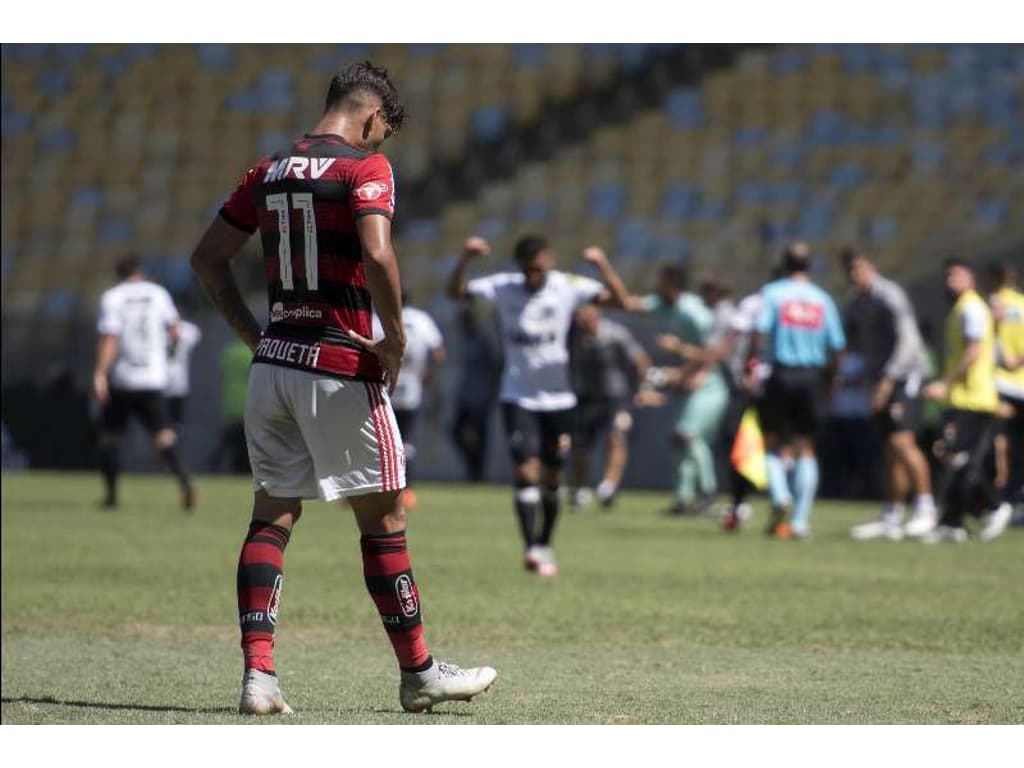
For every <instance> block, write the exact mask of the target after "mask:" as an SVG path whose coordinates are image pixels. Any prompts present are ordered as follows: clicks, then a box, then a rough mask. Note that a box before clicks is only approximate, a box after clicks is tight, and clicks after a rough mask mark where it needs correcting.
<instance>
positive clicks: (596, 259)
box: [583, 245, 608, 268]
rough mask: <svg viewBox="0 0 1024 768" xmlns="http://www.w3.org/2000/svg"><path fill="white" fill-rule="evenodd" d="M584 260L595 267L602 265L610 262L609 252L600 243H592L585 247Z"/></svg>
mask: <svg viewBox="0 0 1024 768" xmlns="http://www.w3.org/2000/svg"><path fill="white" fill-rule="evenodd" d="M583 260H584V261H585V262H587V264H593V265H594V266H595V267H598V268H600V267H602V266H603V265H605V264H607V263H608V254H607V253H605V252H604V248H602V247H601V246H599V245H590V246H587V247H586V248H584V249H583Z"/></svg>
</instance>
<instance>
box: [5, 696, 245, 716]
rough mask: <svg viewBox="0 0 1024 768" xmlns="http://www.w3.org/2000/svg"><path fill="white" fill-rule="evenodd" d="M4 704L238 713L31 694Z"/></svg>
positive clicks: (233, 708)
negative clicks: (67, 698) (70, 699)
mask: <svg viewBox="0 0 1024 768" xmlns="http://www.w3.org/2000/svg"><path fill="white" fill-rule="evenodd" d="M0 701H2V702H3V703H4V704H54V705H56V706H60V707H86V708H89V709H126V710H137V711H140V712H188V713H192V714H197V715H220V714H225V713H226V714H237V713H238V709H237V708H235V707H172V706H161V705H159V704H113V703H111V702H109V701H69V700H66V699H58V698H55V697H53V696H42V697H40V698H32V697H31V696H18V697H9V696H4V697H3V698H0Z"/></svg>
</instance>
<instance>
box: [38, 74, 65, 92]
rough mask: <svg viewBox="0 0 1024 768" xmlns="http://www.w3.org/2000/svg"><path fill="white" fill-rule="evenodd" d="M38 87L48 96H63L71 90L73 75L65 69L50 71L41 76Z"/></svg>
mask: <svg viewBox="0 0 1024 768" xmlns="http://www.w3.org/2000/svg"><path fill="white" fill-rule="evenodd" d="M36 87H37V88H38V89H39V92H40V93H44V94H46V95H47V96H61V95H62V94H65V93H67V92H68V91H70V90H71V73H70V72H68V71H67V70H64V69H50V70H47V71H45V72H43V73H41V74H40V75H39V80H38V81H37V83H36Z"/></svg>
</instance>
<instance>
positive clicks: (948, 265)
mask: <svg viewBox="0 0 1024 768" xmlns="http://www.w3.org/2000/svg"><path fill="white" fill-rule="evenodd" d="M942 269H943V270H949V269H966V270H967V271H968V272H973V271H974V270H973V269H971V265H970V264H968V263H967V262H966V261H964V260H963V259H960V258H957V257H956V256H950V257H949V258H948V259H946V260H945V261H943V262H942Z"/></svg>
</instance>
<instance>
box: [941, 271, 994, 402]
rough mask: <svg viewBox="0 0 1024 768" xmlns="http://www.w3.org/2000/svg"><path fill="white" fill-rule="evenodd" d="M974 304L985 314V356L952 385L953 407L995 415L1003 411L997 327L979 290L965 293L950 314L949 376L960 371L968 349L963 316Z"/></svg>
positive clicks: (947, 363)
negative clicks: (997, 353)
mask: <svg viewBox="0 0 1024 768" xmlns="http://www.w3.org/2000/svg"><path fill="white" fill-rule="evenodd" d="M971 305H976V306H977V307H978V309H979V311H981V312H984V313H985V333H984V334H983V335H982V337H981V339H979V341H980V342H981V354H979V355H978V358H977V359H976V360H975V361H974V362H973V363H972V364H971V365H970V367H969V368H968V369H967V373H966V375H964V376H963V377H961V378H959V379H956V380H954V381H953V382H952V383H951V386H950V388H949V404H950V406H951V407H953V408H956V409H958V410H963V411H983V412H986V413H995V411H996V410H997V409H998V408H999V394H998V392H997V391H996V376H995V374H996V343H995V327H994V324H993V322H992V313H991V312H990V311H989V308H988V304H986V303H985V300H984V299H983V298H981V296H979V295H978V293H977V292H976V291H965V292H964V293H963V294H962V295H961V296H960V298H959V299H957V302H956V304H954V305H953V311H952V312H950V313H949V319H948V320H947V321H946V344H947V350H946V375H947V376H949V375H950V374H951V373H952V371H953V370H954V369H955V368H956V366H957V364H958V363H959V361H960V359H961V358H962V357H963V354H964V349H965V347H966V346H967V344H966V339H965V338H964V319H963V314H964V311H965V310H966V309H967V307H968V306H971Z"/></svg>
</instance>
